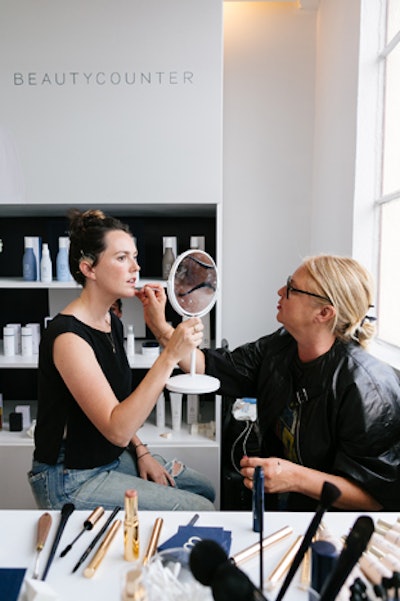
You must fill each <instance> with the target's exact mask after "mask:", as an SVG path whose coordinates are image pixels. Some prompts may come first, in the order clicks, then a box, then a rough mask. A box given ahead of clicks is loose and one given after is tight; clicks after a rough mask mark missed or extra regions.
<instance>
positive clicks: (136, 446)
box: [133, 442, 147, 449]
mask: <svg viewBox="0 0 400 601" xmlns="http://www.w3.org/2000/svg"><path fill="white" fill-rule="evenodd" d="M138 447H147V444H146V443H145V442H138V444H135V445H133V448H134V449H137V448H138Z"/></svg>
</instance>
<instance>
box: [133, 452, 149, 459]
mask: <svg viewBox="0 0 400 601" xmlns="http://www.w3.org/2000/svg"><path fill="white" fill-rule="evenodd" d="M145 455H151V453H150V451H146V452H145V453H142V455H139V457H136V460H137V461H139V459H141V458H142V457H144V456H145Z"/></svg>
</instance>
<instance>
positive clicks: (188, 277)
mask: <svg viewBox="0 0 400 601" xmlns="http://www.w3.org/2000/svg"><path fill="white" fill-rule="evenodd" d="M217 289H218V274H217V268H216V265H215V263H214V261H213V259H212V258H211V257H210V255H208V254H207V253H206V252H204V251H201V250H188V251H186V252H184V253H183V254H182V255H180V256H179V257H178V258H177V259H176V260H175V262H174V264H173V266H172V269H171V272H170V274H169V278H168V282H167V291H168V298H169V300H170V303H171V305H172V307H173V308H174V309H175V311H176V312H177V313H179V314H180V315H183V316H186V317H202V316H203V315H206V313H208V312H209V311H211V309H212V307H213V306H214V304H215V301H216V297H217ZM219 385H220V382H219V380H218V379H217V378H214V377H212V376H207V375H204V374H196V349H194V350H193V351H192V356H191V362H190V373H187V374H180V375H178V376H172V377H171V378H169V379H168V380H167V382H166V388H167V389H168V390H170V391H171V392H180V393H183V394H184V393H187V394H207V393H209V392H215V391H216V390H218V388H219Z"/></svg>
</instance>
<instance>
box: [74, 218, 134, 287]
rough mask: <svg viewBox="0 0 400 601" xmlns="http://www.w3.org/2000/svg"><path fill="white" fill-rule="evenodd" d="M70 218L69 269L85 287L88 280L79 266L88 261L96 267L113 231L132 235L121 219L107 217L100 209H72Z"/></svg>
mask: <svg viewBox="0 0 400 601" xmlns="http://www.w3.org/2000/svg"><path fill="white" fill-rule="evenodd" d="M68 217H69V222H70V224H69V238H70V247H69V268H70V271H71V274H72V276H73V278H74V279H75V281H76V282H78V284H81V285H82V286H84V285H85V281H86V278H85V276H84V275H83V274H82V272H81V270H80V268H79V264H80V262H81V261H82V259H87V260H89V261H90V262H91V264H92V265H96V263H97V261H98V259H99V255H100V254H101V253H102V252H103V251H104V250H105V241H104V239H105V235H106V234H107V233H108V232H110V231H113V230H122V231H123V232H126V233H127V234H131V232H130V230H129V227H128V226H127V225H126V224H125V223H122V221H120V220H119V219H115V218H114V217H109V216H108V215H105V214H104V213H103V211H100V210H98V209H90V210H89V211H84V212H81V211H79V210H78V209H72V210H71V211H69V213H68Z"/></svg>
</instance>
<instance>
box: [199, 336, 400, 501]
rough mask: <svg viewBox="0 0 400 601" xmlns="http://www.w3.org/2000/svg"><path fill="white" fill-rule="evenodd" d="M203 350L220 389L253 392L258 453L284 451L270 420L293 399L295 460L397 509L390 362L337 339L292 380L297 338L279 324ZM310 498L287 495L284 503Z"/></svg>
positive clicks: (399, 466)
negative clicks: (236, 343) (243, 340)
mask: <svg viewBox="0 0 400 601" xmlns="http://www.w3.org/2000/svg"><path fill="white" fill-rule="evenodd" d="M205 354H206V372H207V373H208V374H210V375H214V376H216V377H218V378H219V379H220V381H221V389H220V392H221V393H222V394H224V395H229V396H232V397H236V398H242V397H256V398H257V400H258V419H259V425H260V432H261V436H262V441H261V448H262V452H261V454H262V456H265V457H268V456H278V457H279V456H280V457H284V454H283V448H282V443H281V441H280V440H279V438H278V437H277V436H276V434H275V430H276V425H277V421H278V419H279V416H280V415H281V414H282V411H283V409H284V407H285V405H286V404H287V403H293V402H295V403H296V402H297V403H298V405H299V406H298V411H299V419H298V425H297V429H296V432H295V444H296V448H297V456H298V460H299V462H300V463H301V464H302V465H305V466H306V467H310V468H314V469H316V470H320V471H323V472H327V473H331V474H336V475H339V476H344V477H345V478H347V479H349V480H351V481H353V482H355V483H356V484H358V485H359V486H361V487H362V488H363V489H364V490H366V491H368V492H369V493H370V494H371V495H372V496H373V497H374V498H375V499H376V500H377V501H378V502H379V503H381V505H382V507H383V509H384V510H386V511H399V510H400V382H399V379H398V377H397V375H396V373H395V372H394V371H393V370H392V368H391V367H389V366H388V365H386V364H384V363H382V362H380V361H378V360H377V359H375V358H374V357H373V356H371V355H370V354H369V353H368V352H366V351H365V350H364V349H363V348H361V347H360V346H359V345H358V344H357V343H343V342H340V341H336V343H335V344H334V345H333V347H332V348H331V349H330V350H329V351H328V352H327V353H326V354H325V355H323V356H322V357H319V358H318V359H317V360H316V361H314V362H312V364H308V365H309V366H311V369H308V368H307V372H308V373H307V379H306V381H305V382H302V381H300V382H299V380H298V378H296V377H295V364H296V361H298V360H297V343H296V341H295V340H294V339H293V337H292V336H291V335H290V334H289V333H288V332H286V331H285V330H284V329H283V328H281V329H279V330H278V331H277V332H275V333H273V334H271V335H269V336H264V337H263V338H260V339H259V340H257V341H256V342H252V343H248V344H245V345H243V346H240V347H238V348H237V349H235V350H234V351H228V350H223V349H217V350H208V351H205ZM268 497H269V495H268ZM315 504H316V502H315V501H313V500H311V499H310V498H308V497H304V496H302V495H297V494H293V493H292V494H291V495H289V503H288V509H291V510H312V509H313V508H314V507H315ZM272 506H273V505H271V507H272Z"/></svg>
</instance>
